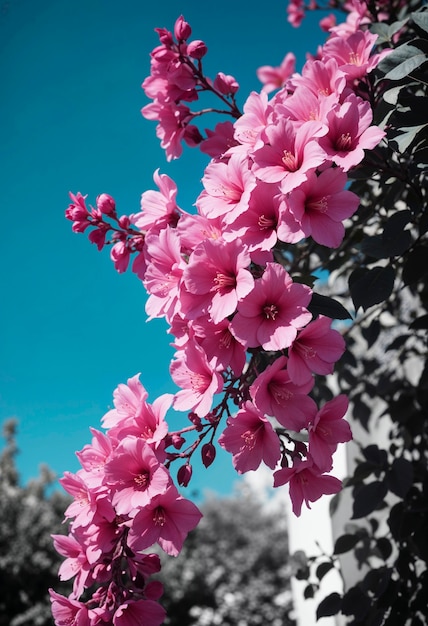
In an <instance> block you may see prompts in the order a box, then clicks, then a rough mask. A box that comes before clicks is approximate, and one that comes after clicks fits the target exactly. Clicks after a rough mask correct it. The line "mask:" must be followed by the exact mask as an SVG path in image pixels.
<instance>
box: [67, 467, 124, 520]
mask: <svg viewBox="0 0 428 626" xmlns="http://www.w3.org/2000/svg"><path fill="white" fill-rule="evenodd" d="M84 475H85V472H83V470H79V471H78V473H77V474H72V473H71V472H64V476H63V477H62V478H60V481H59V482H60V483H61V485H62V487H63V488H64V489H65V491H67V493H69V494H70V495H72V496H73V498H74V500H73V502H72V503H71V504H69V506H68V507H67V509H66V511H65V517H66V518H74V519H73V528H78V527H80V526H88V525H89V524H91V523H92V521H93V520H94V518H95V517H96V516H97V515H100V516H101V517H106V519H108V518H109V517H111V516H112V509H111V505H110V504H109V501H108V499H107V492H106V490H101V489H97V490H95V489H91V488H90V487H89V486H88V484H87V483H86V481H85V480H83V478H82V476H84ZM113 517H114V512H113Z"/></svg>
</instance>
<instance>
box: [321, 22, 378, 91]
mask: <svg viewBox="0 0 428 626" xmlns="http://www.w3.org/2000/svg"><path fill="white" fill-rule="evenodd" d="M377 38H378V36H377V35H375V34H373V33H370V32H369V31H368V30H364V31H363V30H357V31H356V32H354V33H352V34H351V35H350V36H349V37H347V38H346V37H343V36H342V37H341V36H338V35H336V36H333V37H330V39H329V40H328V41H327V42H326V43H325V45H324V47H323V59H326V60H327V59H331V58H334V59H336V61H337V64H338V66H339V68H340V69H341V70H342V71H343V72H344V73H345V74H346V76H347V77H348V80H354V79H355V78H362V77H363V76H365V75H366V74H368V73H369V72H371V71H372V70H373V69H374V68H375V67H376V66H377V65H378V63H379V61H380V60H381V58H383V57H384V56H385V53H386V54H388V52H389V51H384V52H383V53H382V55H379V54H375V55H371V52H372V49H373V46H374V44H375V42H376V40H377Z"/></svg>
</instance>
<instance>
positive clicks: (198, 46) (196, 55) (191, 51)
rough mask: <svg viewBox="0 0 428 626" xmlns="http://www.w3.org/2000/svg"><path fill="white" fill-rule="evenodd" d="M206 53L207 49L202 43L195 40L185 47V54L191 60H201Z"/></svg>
mask: <svg viewBox="0 0 428 626" xmlns="http://www.w3.org/2000/svg"><path fill="white" fill-rule="evenodd" d="M207 52H208V48H207V46H206V45H205V43H204V42H203V41H201V40H200V39H195V40H194V41H191V42H190V43H189V44H188V46H187V54H188V55H189V57H192V59H202V57H204V56H205V55H206V53H207Z"/></svg>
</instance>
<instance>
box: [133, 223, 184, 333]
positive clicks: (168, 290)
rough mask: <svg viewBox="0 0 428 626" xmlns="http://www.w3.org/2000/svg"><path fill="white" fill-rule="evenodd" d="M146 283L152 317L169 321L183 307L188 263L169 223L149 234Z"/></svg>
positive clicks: (147, 304)
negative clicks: (181, 291) (182, 287)
mask: <svg viewBox="0 0 428 626" xmlns="http://www.w3.org/2000/svg"><path fill="white" fill-rule="evenodd" d="M146 263H147V269H146V273H145V275H144V280H143V283H144V286H145V288H146V290H147V292H148V293H149V294H150V296H149V299H148V300H147V303H146V313H147V314H148V315H149V320H150V319H153V318H155V317H163V316H165V317H166V319H167V321H170V320H171V319H172V317H173V316H174V315H175V314H176V313H177V312H178V310H179V308H180V302H179V289H180V283H181V279H182V276H183V271H184V269H185V267H186V263H185V261H184V259H183V258H182V256H181V242H180V237H179V235H178V233H177V231H176V229H174V228H171V227H169V226H168V227H167V228H164V229H163V230H161V231H160V233H154V232H152V233H150V234H148V235H147V237H146Z"/></svg>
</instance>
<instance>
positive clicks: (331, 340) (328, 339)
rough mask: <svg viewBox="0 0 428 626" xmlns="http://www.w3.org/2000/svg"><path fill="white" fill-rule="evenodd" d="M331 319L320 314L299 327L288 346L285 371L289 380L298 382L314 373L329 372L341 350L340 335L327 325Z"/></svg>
mask: <svg viewBox="0 0 428 626" xmlns="http://www.w3.org/2000/svg"><path fill="white" fill-rule="evenodd" d="M331 322H332V320H331V319H329V318H328V317H324V316H320V317H319V318H318V319H316V320H314V321H313V322H310V323H309V324H308V325H307V326H306V327H305V328H303V329H302V330H301V331H300V332H299V334H298V335H297V337H296V339H295V340H294V341H293V343H292V345H291V346H290V347H289V349H288V364H287V370H288V373H289V374H290V378H291V380H292V381H293V382H295V383H297V384H299V385H301V384H303V383H305V382H307V381H309V380H311V379H312V372H314V373H315V374H322V375H324V376H325V375H327V374H331V373H332V372H333V366H334V363H335V362H336V361H337V360H338V359H340V357H341V356H342V354H343V353H344V351H345V340H344V339H343V337H342V335H341V334H340V333H338V332H337V330H333V329H332V328H331Z"/></svg>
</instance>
